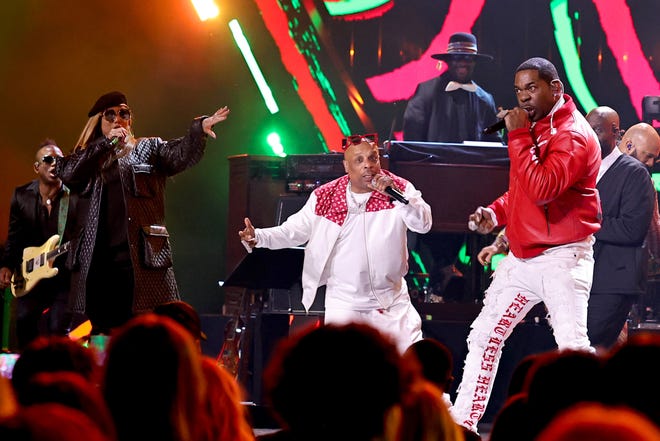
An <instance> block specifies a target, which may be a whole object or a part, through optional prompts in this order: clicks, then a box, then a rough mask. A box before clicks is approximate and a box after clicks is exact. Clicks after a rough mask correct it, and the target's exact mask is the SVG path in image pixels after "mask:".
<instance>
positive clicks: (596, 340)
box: [587, 294, 638, 348]
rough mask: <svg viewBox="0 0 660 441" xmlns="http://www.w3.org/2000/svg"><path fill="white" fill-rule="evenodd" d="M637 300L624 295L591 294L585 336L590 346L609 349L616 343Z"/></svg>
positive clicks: (631, 296) (634, 297)
mask: <svg viewBox="0 0 660 441" xmlns="http://www.w3.org/2000/svg"><path fill="white" fill-rule="evenodd" d="M637 298H638V297H637V296H634V295H625V294H591V296H590V297H589V307H588V310H587V334H588V335H589V341H590V342H591V345H592V346H601V347H604V348H610V347H612V346H613V345H614V344H615V343H616V341H617V338H618V337H619V334H620V333H621V330H622V329H623V326H624V325H625V323H626V320H627V319H628V314H630V309H631V308H632V305H633V304H634V303H635V301H636V300H637Z"/></svg>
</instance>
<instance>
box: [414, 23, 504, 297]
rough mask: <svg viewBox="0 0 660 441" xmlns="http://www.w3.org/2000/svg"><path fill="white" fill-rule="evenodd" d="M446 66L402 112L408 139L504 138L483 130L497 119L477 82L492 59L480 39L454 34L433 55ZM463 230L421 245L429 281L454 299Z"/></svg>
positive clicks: (490, 100) (435, 289) (436, 236)
mask: <svg viewBox="0 0 660 441" xmlns="http://www.w3.org/2000/svg"><path fill="white" fill-rule="evenodd" d="M431 57H432V58H435V59H436V60H441V61H442V62H443V63H445V64H446V65H447V70H446V71H445V72H444V73H443V74H442V75H440V76H438V77H436V78H433V79H430V80H427V81H424V82H422V83H420V84H419V85H418V86H417V89H416V90H415V94H414V95H413V97H412V98H410V100H409V101H408V105H407V107H406V110H405V113H404V116H403V139H404V140H406V141H422V142H438V143H462V142H463V141H492V142H499V143H501V142H502V138H501V135H500V134H499V133H493V134H490V135H485V134H483V129H484V128H485V127H489V126H491V125H493V124H495V123H496V122H497V121H498V118H497V116H496V114H497V109H496V107H495V100H494V99H493V96H492V95H491V94H490V93H488V92H486V91H485V90H484V89H482V88H481V87H479V85H477V84H476V83H475V82H474V81H472V74H473V72H474V68H475V66H476V65H477V61H491V60H492V59H493V57H491V56H490V55H486V54H482V53H479V49H478V47H477V38H476V37H475V36H474V35H472V34H470V33H467V32H457V33H455V34H453V35H452V36H451V37H450V38H449V44H448V45H447V52H445V53H440V54H434V55H431ZM464 239H465V238H464V235H463V234H456V233H439V232H434V233H430V234H426V235H424V236H422V237H421V238H420V243H421V244H422V246H424V247H426V248H428V249H430V250H431V254H432V260H433V262H432V263H431V265H430V267H431V269H430V284H431V288H432V290H433V293H434V294H437V295H440V296H443V297H445V298H451V296H452V295H453V296H455V295H457V294H458V295H459V296H461V295H462V294H461V293H457V294H454V293H452V292H451V286H455V285H458V286H460V284H456V283H453V282H458V281H457V280H452V279H453V278H455V277H457V276H460V269H459V270H458V271H457V268H456V267H455V266H454V263H455V262H457V260H458V258H457V256H458V251H459V250H460V248H461V246H462V244H463V241H464Z"/></svg>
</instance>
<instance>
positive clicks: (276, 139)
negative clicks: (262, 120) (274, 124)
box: [266, 132, 286, 157]
mask: <svg viewBox="0 0 660 441" xmlns="http://www.w3.org/2000/svg"><path fill="white" fill-rule="evenodd" d="M266 142H267V143H268V145H269V146H270V148H271V149H272V150H273V153H275V154H276V155H277V156H281V157H285V156H286V153H284V146H283V145H282V139H281V138H280V135H278V134H277V133H275V132H272V133H270V134H269V135H268V136H267V137H266Z"/></svg>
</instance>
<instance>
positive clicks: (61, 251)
mask: <svg viewBox="0 0 660 441" xmlns="http://www.w3.org/2000/svg"><path fill="white" fill-rule="evenodd" d="M70 243H71V242H65V243H63V244H62V245H60V246H59V247H57V248H55V249H54V250H52V251H49V252H47V253H46V260H50V259H54V258H56V257H57V256H59V255H60V254H64V253H66V252H67V251H69V244H70Z"/></svg>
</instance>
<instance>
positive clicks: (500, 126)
mask: <svg viewBox="0 0 660 441" xmlns="http://www.w3.org/2000/svg"><path fill="white" fill-rule="evenodd" d="M504 128H506V121H504V120H503V119H501V120H499V121H497V122H496V123H495V124H493V125H492V126H488V127H486V128H485V129H484V130H483V134H484V135H490V134H491V133H495V132H499V131H500V130H502V129H504Z"/></svg>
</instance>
